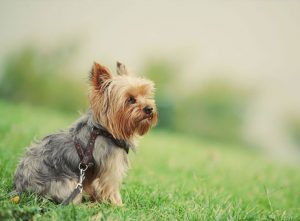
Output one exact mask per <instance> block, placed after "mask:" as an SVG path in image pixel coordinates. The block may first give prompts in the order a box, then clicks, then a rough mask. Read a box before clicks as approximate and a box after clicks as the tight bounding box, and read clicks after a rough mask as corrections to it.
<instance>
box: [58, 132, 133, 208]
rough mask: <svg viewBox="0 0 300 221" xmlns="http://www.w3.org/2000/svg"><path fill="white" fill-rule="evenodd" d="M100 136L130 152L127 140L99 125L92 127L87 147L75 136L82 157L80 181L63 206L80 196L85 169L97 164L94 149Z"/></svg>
mask: <svg viewBox="0 0 300 221" xmlns="http://www.w3.org/2000/svg"><path fill="white" fill-rule="evenodd" d="M98 136H103V137H107V138H109V139H110V140H111V141H112V142H113V143H114V144H115V145H116V146H117V147H119V148H121V149H124V150H125V152H126V153H127V154H128V152H129V147H130V146H129V144H128V143H127V142H126V141H125V140H118V139H115V138H114V137H113V135H111V134H110V133H109V132H108V131H106V130H104V129H101V128H98V127H92V132H91V136H90V139H89V141H88V143H87V145H86V148H82V147H83V144H82V143H81V141H80V140H79V139H77V138H76V137H75V138H74V144H75V148H76V151H77V154H78V156H79V159H80V163H79V167H78V168H79V170H80V176H79V182H78V184H77V186H76V188H75V189H74V190H73V192H72V193H71V195H70V196H69V197H68V198H67V199H66V200H64V201H63V202H62V205H63V206H65V205H68V204H69V203H70V202H72V201H73V200H74V199H75V198H76V196H78V195H79V194H80V193H81V192H82V189H83V184H82V183H83V180H84V179H85V171H86V170H87V169H88V168H91V167H94V165H95V160H94V157H93V150H94V146H95V141H96V139H97V137H98Z"/></svg>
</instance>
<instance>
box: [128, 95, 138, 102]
mask: <svg viewBox="0 0 300 221" xmlns="http://www.w3.org/2000/svg"><path fill="white" fill-rule="evenodd" d="M135 102H136V100H135V98H134V97H133V96H130V97H129V98H128V103H129V104H134V103H135Z"/></svg>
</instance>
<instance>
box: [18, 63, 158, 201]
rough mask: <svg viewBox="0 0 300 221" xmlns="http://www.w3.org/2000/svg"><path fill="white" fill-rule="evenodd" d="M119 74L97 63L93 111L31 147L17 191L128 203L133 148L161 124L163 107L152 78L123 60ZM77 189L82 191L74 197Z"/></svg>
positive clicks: (91, 96)
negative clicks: (126, 181)
mask: <svg viewBox="0 0 300 221" xmlns="http://www.w3.org/2000/svg"><path fill="white" fill-rule="evenodd" d="M117 74H118V75H117V76H113V75H112V74H111V72H110V71H109V69H108V68H106V67H104V66H102V65H100V64H97V63H94V65H93V68H92V71H91V75H90V84H91V87H90V91H89V101H90V109H89V110H88V111H87V113H86V114H85V115H83V116H82V117H81V118H80V119H79V120H78V121H76V122H75V123H74V124H73V125H72V126H71V127H70V128H69V129H68V130H67V131H63V132H59V133H55V134H51V135H48V136H46V137H45V138H43V139H42V140H41V141H39V142H37V143H35V144H33V146H32V147H31V148H29V149H28V150H27V152H26V154H25V157H24V158H22V159H21V161H20V163H19V165H18V167H17V169H16V172H15V176H14V192H15V193H16V194H18V195H19V194H21V193H22V192H24V191H27V192H34V193H37V194H39V195H41V196H44V197H46V198H48V199H51V200H53V201H55V202H58V203H61V202H63V201H65V200H66V199H69V200H70V202H71V203H80V202H81V201H82V198H83V196H88V197H89V198H90V200H92V201H100V202H101V201H106V202H110V203H112V204H115V205H122V198H121V195H120V185H121V183H122V179H123V178H124V176H125V174H126V171H127V169H128V155H127V153H128V150H129V149H128V148H129V147H130V148H134V139H135V138H136V137H137V136H138V135H144V134H145V133H146V132H147V131H148V130H149V129H150V128H151V127H152V126H154V125H155V124H156V122H157V109H156V105H155V101H154V98H153V96H154V83H153V82H152V81H150V80H147V79H143V78H137V77H133V76H131V75H130V74H129V73H128V70H127V68H126V66H125V65H123V64H121V63H119V62H117ZM62 96H63V95H62ZM95 131H96V132H95ZM85 170H86V171H85ZM76 188H77V189H78V188H81V189H79V191H78V193H77V194H75V195H74V192H76V191H75V190H76ZM72 194H73V197H70V196H71V195H72ZM68 203H69V202H68Z"/></svg>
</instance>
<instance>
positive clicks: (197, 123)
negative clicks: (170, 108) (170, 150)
mask: <svg viewBox="0 0 300 221" xmlns="http://www.w3.org/2000/svg"><path fill="white" fill-rule="evenodd" d="M245 97H246V94H245V93H244V92H242V91H240V90H239V89H238V88H235V87H234V86H232V85H230V84H228V83H226V82H225V81H220V80H214V81H210V82H207V83H206V84H205V85H204V86H203V87H200V88H198V89H197V90H196V91H193V92H192V93H191V94H190V95H189V96H187V97H185V98H184V99H182V101H181V102H179V104H180V105H177V106H176V115H175V116H176V117H175V119H174V120H175V122H176V124H175V128H176V129H178V130H179V131H182V132H188V133H190V134H194V135H200V136H201V137H205V138H209V139H215V140H219V141H228V142H242V140H243V139H242V134H241V131H242V124H243V114H244V112H245V107H246V105H247V103H246V100H247V99H245Z"/></svg>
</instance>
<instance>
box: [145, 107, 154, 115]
mask: <svg viewBox="0 0 300 221" xmlns="http://www.w3.org/2000/svg"><path fill="white" fill-rule="evenodd" d="M152 110H153V108H152V107H150V106H146V107H145V108H144V112H145V113H146V114H151V113H152Z"/></svg>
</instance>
